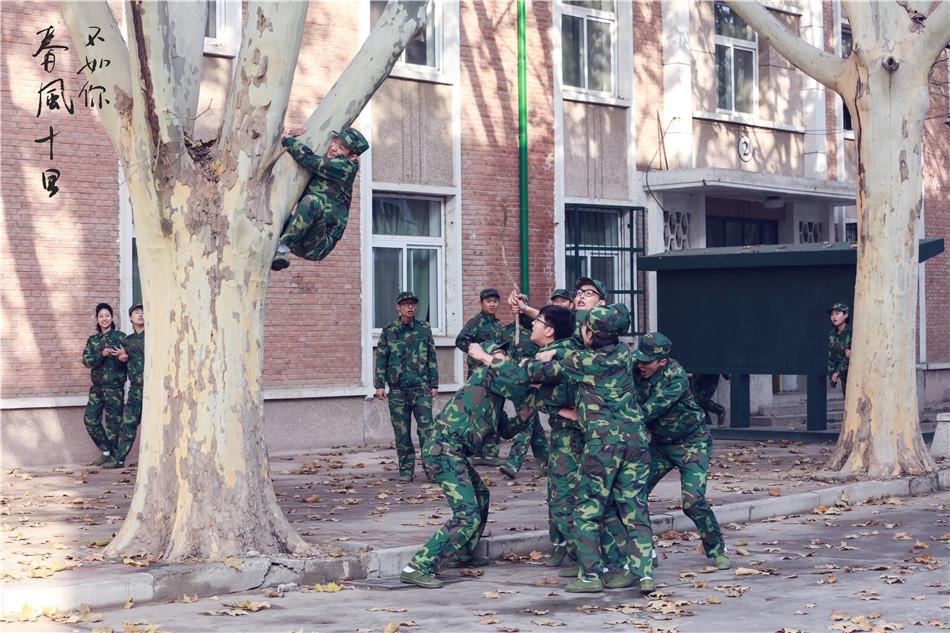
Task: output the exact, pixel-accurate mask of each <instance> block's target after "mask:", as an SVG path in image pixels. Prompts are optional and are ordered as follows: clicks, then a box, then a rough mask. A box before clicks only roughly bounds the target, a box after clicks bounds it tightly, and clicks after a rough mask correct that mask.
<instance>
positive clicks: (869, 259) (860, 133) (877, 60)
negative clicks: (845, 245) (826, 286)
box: [829, 29, 936, 478]
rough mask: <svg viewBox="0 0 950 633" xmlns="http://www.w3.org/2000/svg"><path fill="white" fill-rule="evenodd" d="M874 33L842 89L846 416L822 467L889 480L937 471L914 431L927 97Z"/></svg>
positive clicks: (897, 54)
mask: <svg viewBox="0 0 950 633" xmlns="http://www.w3.org/2000/svg"><path fill="white" fill-rule="evenodd" d="M880 32H881V33H882V34H885V35H882V36H881V37H880V38H879V39H878V40H877V41H876V42H874V43H873V45H872V43H871V42H860V43H859V46H860V45H861V44H863V47H862V48H860V49H859V50H857V51H856V52H855V53H854V54H853V55H852V57H853V58H854V62H855V70H854V72H853V73H851V76H852V77H853V81H854V86H853V91H847V95H848V97H849V101H850V109H851V112H852V114H853V118H852V120H853V121H854V130H855V138H856V140H857V144H858V191H857V212H858V264H857V277H856V281H855V291H854V306H853V309H852V313H851V316H852V320H853V328H854V331H853V336H852V349H853V355H852V357H851V364H850V371H849V373H848V383H847V400H846V402H845V418H844V425H843V427H842V430H841V433H840V435H839V436H838V444H837V446H836V447H835V451H834V453H833V454H832V456H831V459H830V460H829V467H831V468H833V469H835V470H841V471H843V472H845V473H867V475H868V476H869V477H872V478H891V477H900V476H902V475H919V474H923V473H927V472H931V471H933V470H934V469H935V468H936V466H935V464H934V462H933V460H932V459H931V457H930V453H929V452H928V451H927V447H926V445H925V444H924V442H923V438H922V437H921V434H920V423H919V410H918V404H917V379H916V365H917V356H916V353H915V349H916V343H917V338H916V333H917V318H916V317H917V276H918V263H917V261H918V259H917V258H918V256H917V235H918V225H919V223H920V207H921V204H922V191H923V188H922V187H923V159H922V142H923V124H924V118H925V117H926V115H927V111H928V109H929V107H930V98H929V92H928V89H927V88H928V85H927V84H928V76H927V69H928V66H927V65H926V64H920V63H918V60H915V59H913V58H910V57H909V54H910V53H911V51H908V50H905V49H906V48H907V46H906V44H905V45H904V46H903V47H902V46H901V42H900V41H895V40H894V39H892V38H893V36H890V37H888V36H887V35H886V33H887V31H886V30H883V29H882V30H881V31H880ZM890 60H893V62H892V61H890ZM893 63H897V64H899V66H898V67H897V68H896V69H893V70H888V68H893Z"/></svg>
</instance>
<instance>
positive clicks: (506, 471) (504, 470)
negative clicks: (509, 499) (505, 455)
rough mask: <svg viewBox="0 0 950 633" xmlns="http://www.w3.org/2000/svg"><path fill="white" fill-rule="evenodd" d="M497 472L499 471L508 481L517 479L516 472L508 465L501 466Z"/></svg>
mask: <svg viewBox="0 0 950 633" xmlns="http://www.w3.org/2000/svg"><path fill="white" fill-rule="evenodd" d="M498 470H500V471H501V474H502V475H504V476H505V477H507V478H508V479H517V477H518V471H517V470H515V469H514V468H512V467H511V466H510V465H508V464H502V465H501V466H499V467H498Z"/></svg>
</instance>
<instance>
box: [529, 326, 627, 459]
mask: <svg viewBox="0 0 950 633" xmlns="http://www.w3.org/2000/svg"><path fill="white" fill-rule="evenodd" d="M632 362H633V356H632V355H631V354H630V350H629V349H628V348H627V346H626V345H624V344H623V343H618V344H616V345H608V346H606V347H602V348H600V349H597V350H591V349H586V348H585V349H582V350H581V349H572V350H566V351H558V353H557V355H556V356H555V359H554V360H552V361H550V362H548V363H544V365H548V366H547V367H543V368H541V370H540V371H542V372H543V375H546V376H547V375H550V376H564V377H566V378H567V379H568V380H570V381H571V382H573V383H574V384H575V386H576V387H577V420H578V422H579V423H580V426H581V429H582V430H583V431H584V435H585V437H586V438H587V439H588V440H589V439H592V438H598V439H600V440H602V441H603V442H604V443H609V444H619V443H623V442H626V441H627V437H628V436H629V435H640V434H642V433H643V414H642V413H641V412H640V407H639V406H638V405H637V399H636V397H634V385H633V376H632V375H631V373H630V367H631V363H632Z"/></svg>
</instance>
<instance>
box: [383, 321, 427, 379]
mask: <svg viewBox="0 0 950 633" xmlns="http://www.w3.org/2000/svg"><path fill="white" fill-rule="evenodd" d="M373 383H374V385H375V386H376V388H377V389H382V388H383V387H384V386H386V384H389V386H390V387H396V388H402V389H409V388H427V389H436V388H438V386H439V367H438V361H437V360H436V355H435V341H434V340H433V339H432V329H431V328H430V327H429V324H428V323H426V322H425V321H420V320H419V319H413V320H412V323H411V324H409V325H405V324H404V323H403V322H402V321H401V320H400V319H396V320H395V321H392V322H391V323H389V324H388V325H386V327H384V328H383V332H382V334H380V335H379V344H378V345H377V346H376V372H375V376H374V378H373Z"/></svg>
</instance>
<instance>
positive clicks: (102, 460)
mask: <svg viewBox="0 0 950 633" xmlns="http://www.w3.org/2000/svg"><path fill="white" fill-rule="evenodd" d="M110 461H112V456H110V455H106V454H104V453H103V455H102V456H101V457H100V458H99V459H97V460H96V461H94V462H90V463H89V464H88V465H89V466H102V465H103V464H105V463H106V462H110Z"/></svg>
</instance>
